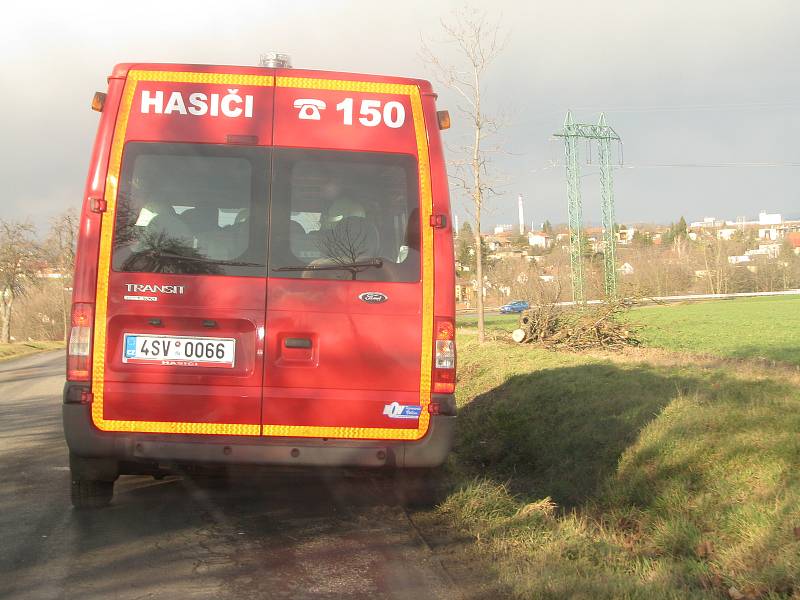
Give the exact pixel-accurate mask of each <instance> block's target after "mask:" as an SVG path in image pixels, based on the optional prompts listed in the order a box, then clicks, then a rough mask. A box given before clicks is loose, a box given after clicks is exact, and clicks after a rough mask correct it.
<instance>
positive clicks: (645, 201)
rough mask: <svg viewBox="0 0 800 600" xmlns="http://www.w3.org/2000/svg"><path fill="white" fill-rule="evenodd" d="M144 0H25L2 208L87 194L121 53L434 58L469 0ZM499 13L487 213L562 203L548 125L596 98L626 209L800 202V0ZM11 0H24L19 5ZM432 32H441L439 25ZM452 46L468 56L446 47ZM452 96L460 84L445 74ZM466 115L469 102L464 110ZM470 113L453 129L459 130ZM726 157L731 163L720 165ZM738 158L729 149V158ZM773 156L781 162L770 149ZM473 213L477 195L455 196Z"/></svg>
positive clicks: (332, 65)
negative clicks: (499, 128)
mask: <svg viewBox="0 0 800 600" xmlns="http://www.w3.org/2000/svg"><path fill="white" fill-rule="evenodd" d="M289 4H290V3H273V2H269V3H265V2H228V3H208V4H203V3H190V4H187V3H177V4H174V5H168V4H165V3H160V2H159V3H156V2H140V3H136V4H134V5H131V4H127V5H122V4H119V5H115V4H110V3H107V4H105V5H102V6H100V5H96V4H95V5H92V4H91V3H88V4H87V3H84V4H83V5H82V6H78V5H73V4H72V3H53V4H52V5H49V6H42V5H41V4H32V3H29V4H28V5H20V4H17V5H16V6H17V8H9V9H7V11H6V15H5V17H6V19H7V22H9V23H11V24H12V26H11V27H8V28H7V32H6V35H5V37H4V38H3V39H2V40H0V51H2V53H3V57H4V67H3V69H2V70H0V94H1V95H2V96H1V97H2V99H3V100H2V109H3V110H2V111H0V131H2V132H3V135H4V138H5V139H4V141H5V152H4V153H3V160H2V161H0V178H2V181H3V182H4V184H5V187H6V190H7V192H6V194H5V197H4V203H3V209H2V213H0V214H1V215H2V217H3V218H25V217H30V218H31V219H34V220H35V221H37V222H38V223H40V224H42V223H44V222H45V221H46V219H47V217H48V216H49V215H52V214H55V213H57V212H59V211H61V210H63V209H64V208H66V207H68V206H77V205H79V203H80V201H81V194H82V189H83V184H84V179H85V176H86V169H87V166H88V159H89V153H90V150H91V144H92V140H93V136H94V130H95V127H96V122H97V115H96V113H92V112H91V111H89V109H88V104H89V100H90V99H91V95H92V93H93V92H94V91H95V90H96V89H103V88H104V86H105V76H106V75H107V74H108V72H109V71H110V69H111V67H112V66H113V64H115V63H117V62H124V61H132V60H133V61H148V60H152V61H162V62H181V61H185V62H196V63H203V62H210V63H223V64H252V63H254V62H256V60H257V57H258V54H259V52H263V51H265V50H270V49H278V50H282V51H288V52H289V53H291V54H292V55H293V58H294V62H295V64H296V66H302V67H312V68H321V69H337V70H347V71H356V72H381V73H396V74H407V75H414V76H420V75H423V76H425V75H429V73H428V72H427V71H426V68H425V65H424V64H423V63H422V61H421V59H420V58H419V54H418V49H419V45H420V35H421V34H422V35H424V36H425V37H426V38H427V39H430V40H436V39H437V38H439V37H441V34H440V30H439V28H438V19H439V18H440V17H441V18H444V19H448V18H450V17H449V14H450V11H451V10H452V8H453V7H455V6H458V5H459V3H456V2H438V3H432V2H430V1H428V2H423V1H421V0H412V1H406V2H403V3H402V4H399V3H385V2H380V3H379V2H364V1H359V2H336V3H333V2H296V3H291V4H290V5H289ZM490 6H491V8H490V9H489V10H490V16H491V17H493V18H494V17H496V18H499V19H501V20H502V22H503V23H504V25H505V27H506V28H507V29H508V30H509V32H510V37H509V41H508V44H507V46H506V49H505V51H504V53H503V54H502V55H501V56H500V57H499V58H498V60H497V62H496V64H495V65H494V68H493V71H492V73H491V76H490V77H489V78H488V80H487V89H486V92H485V98H486V102H487V105H488V107H489V108H490V110H492V111H504V112H506V113H508V114H509V115H510V118H509V121H510V125H509V126H508V127H506V129H505V130H504V132H503V134H502V135H501V137H500V138H499V142H500V143H501V144H502V146H503V149H504V152H503V153H500V154H498V156H497V159H496V161H495V167H496V168H497V170H498V171H499V172H501V173H502V174H503V179H504V180H505V181H506V185H505V186H504V190H505V191H506V194H505V195H504V196H502V197H499V198H496V199H494V200H493V201H492V202H493V208H492V211H491V212H490V215H489V217H488V220H489V222H492V223H493V222H511V221H513V220H514V219H515V218H516V195H517V193H523V194H524V195H525V198H526V216H527V217H528V218H529V220H537V221H541V220H543V219H550V220H551V221H564V220H565V213H566V208H565V205H566V200H565V183H564V172H563V166H560V163H559V166H556V167H552V166H549V164H550V162H551V161H553V160H556V161H561V156H562V153H563V151H562V149H561V147H560V146H559V144H558V142H553V141H549V140H550V136H551V134H552V133H553V132H555V131H556V130H557V129H558V128H559V127H560V125H561V123H562V121H563V118H564V113H565V111H566V109H567V108H572V109H573V110H574V114H575V116H576V118H578V119H582V120H591V121H594V120H596V119H597V117H598V115H599V113H600V111H606V114H607V116H608V120H609V122H610V124H612V125H613V126H614V127H615V128H616V129H617V131H619V133H620V134H621V135H622V136H623V139H624V141H625V161H626V168H623V169H618V170H617V171H615V186H616V192H617V215H618V220H619V221H622V222H625V221H662V222H663V221H669V220H673V219H676V218H677V217H678V216H680V215H681V214H683V215H686V216H687V218H689V219H697V218H700V217H702V216H704V215H716V216H719V217H728V218H735V217H736V216H738V215H747V216H751V217H752V216H754V215H755V214H756V213H757V212H758V211H759V210H760V209H767V210H769V211H771V212H783V213H789V214H792V213H793V214H798V213H800V198H798V192H797V190H798V187H799V185H798V184H800V167H796V166H781V165H787V164H798V163H800V150H799V149H798V143H797V141H796V138H797V136H798V134H800V82H798V80H797V78H796V77H795V73H794V64H795V62H796V56H797V55H798V51H799V50H800V37H798V36H797V35H796V29H797V24H798V23H799V22H800V4H797V3H795V2H791V1H790V0H786V1H777V0H775V1H770V0H766V1H760V2H749V1H748V2H740V1H733V2H732V1H730V0H706V1H704V2H693V1H689V0H673V1H669V2H666V1H663V2H662V1H647V2H642V1H641V0H626V1H624V2H610V3H596V2H588V1H585V2H584V1H580V2H579V1H575V0H573V1H565V2H558V3H546V4H545V3H532V2H524V1H520V2H511V1H505V2H504V1H497V2H493V3H492V4H491V5H490ZM9 11H11V12H9ZM432 44H433V45H434V46H435V47H437V48H438V47H439V46H436V44H435V42H432ZM440 50H441V53H442V57H443V59H445V60H456V59H457V57H456V56H453V55H452V50H451V49H450V48H448V47H446V46H442V47H440ZM440 104H441V105H442V106H443V107H451V108H453V107H454V106H455V104H456V98H455V96H453V95H452V94H451V93H449V92H448V91H447V90H444V89H443V90H441V98H440ZM453 115H454V116H455V117H457V115H456V113H455V111H453ZM463 132H464V125H463V124H462V123H458V121H457V120H456V125H455V127H454V129H453V130H451V131H449V132H447V136H448V138H449V140H450V141H451V142H452V145H458V138H459V135H460V134H463ZM711 165H718V166H711ZM719 165H730V166H719ZM765 165H773V166H765ZM593 170H594V168H593V167H588V166H587V167H586V168H585V173H586V174H587V175H586V177H584V195H585V200H586V202H585V204H586V215H587V216H586V218H587V219H595V218H597V212H598V211H597V209H596V204H597V189H596V188H597V185H598V182H597V177H596V175H593V174H592V173H593ZM455 201H456V205H457V206H458V207H459V212H461V214H462V219H463V217H464V211H463V208H462V207H463V206H464V199H463V198H459V197H457V196H455Z"/></svg>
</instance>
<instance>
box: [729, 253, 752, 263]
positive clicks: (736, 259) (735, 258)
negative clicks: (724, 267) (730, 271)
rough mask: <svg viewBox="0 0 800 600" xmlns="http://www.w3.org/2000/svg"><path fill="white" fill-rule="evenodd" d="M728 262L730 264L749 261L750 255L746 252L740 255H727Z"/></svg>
mask: <svg viewBox="0 0 800 600" xmlns="http://www.w3.org/2000/svg"><path fill="white" fill-rule="evenodd" d="M728 262H729V263H730V264H732V265H742V264H746V263H749V262H750V257H749V256H747V255H746V254H744V255H742V256H729V257H728Z"/></svg>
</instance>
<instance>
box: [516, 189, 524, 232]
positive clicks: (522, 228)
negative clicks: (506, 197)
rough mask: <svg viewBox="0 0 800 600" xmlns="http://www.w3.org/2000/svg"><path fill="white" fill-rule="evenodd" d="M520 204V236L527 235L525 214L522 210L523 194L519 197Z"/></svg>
mask: <svg viewBox="0 0 800 600" xmlns="http://www.w3.org/2000/svg"><path fill="white" fill-rule="evenodd" d="M518 202H519V234H520V235H525V214H524V211H523V209H522V194H520V195H519V197H518Z"/></svg>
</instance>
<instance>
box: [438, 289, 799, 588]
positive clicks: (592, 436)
mask: <svg viewBox="0 0 800 600" xmlns="http://www.w3.org/2000/svg"><path fill="white" fill-rule="evenodd" d="M737 304H738V303H730V304H728V303H719V304H717V305H718V306H720V307H721V308H722V309H723V310H724V311H725V312H726V314H728V315H732V316H731V317H729V318H734V319H739V318H741V316H740V315H741V314H742V313H743V312H744V313H746V314H753V315H756V316H758V315H760V314H761V311H759V310H755V309H754V308H753V307H754V306H755V305H758V303H749V302H745V303H742V304H739V305H738V306H737ZM775 304H778V305H780V306H782V307H787V311H788V312H791V309H789V308H788V306H790V303H787V304H786V305H784V304H782V303H781V302H780V301H779V302H775ZM769 305H770V303H769V302H766V303H763V306H769ZM711 306H712V305H704V308H705V309H708V308H710V307H711ZM795 306H797V305H796V304H795ZM739 307H742V308H739ZM698 308H700V307H696V306H681V307H665V308H663V309H662V308H656V309H646V310H649V311H652V314H653V315H654V316H653V317H650V318H654V319H656V318H663V319H666V316H663V317H662V316H661V314H660V313H661V312H662V311H663V312H664V313H667V312H668V311H670V310H673V309H677V312H678V313H682V314H686V312H685V311H687V310H688V311H689V314H691V311H693V310H697V309H698ZM642 312H645V311H644V310H643V311H642ZM699 314H707V313H704V312H701V313H699ZM712 314H713V313H712ZM771 314H773V315H774V314H775V313H774V312H772V313H771ZM687 319H688V317H687ZM768 320H769V319H768V318H762V321H768ZM661 322H662V323H664V322H665V321H661ZM684 323H686V325H685V327H686V328H688V329H692V328H693V326H692V325H691V324H690V321H684ZM701 326H703V324H702V323H701V324H699V325H697V327H701ZM712 330H713V329H712ZM762 331H763V330H762ZM673 333H674V332H673ZM729 337H730V336H729ZM458 343H459V382H460V383H459V388H458V394H457V397H458V403H459V406H460V416H459V432H458V438H457V444H456V449H455V453H454V454H453V456H452V460H451V464H450V470H451V473H452V474H453V478H454V480H455V488H454V489H455V491H453V492H452V493H451V494H450V496H449V497H448V498H447V499H446V500H445V502H444V503H443V504H442V505H441V506H440V507H439V509H438V512H437V513H436V515H438V516H437V517H435V518H438V519H442V520H443V522H446V523H448V524H449V526H451V527H454V528H456V529H457V530H458V531H460V532H462V534H464V533H465V534H467V535H469V536H471V537H472V539H473V540H474V545H475V549H476V552H475V555H476V556H479V557H480V558H479V560H482V561H484V562H485V568H488V569H492V570H494V572H495V573H496V574H497V575H498V578H499V580H500V581H501V582H502V584H504V585H506V586H507V587H508V589H509V590H510V592H511V593H513V595H514V596H516V597H519V598H587V599H588V598H643V599H644V598H647V599H649V598H675V599H678V598H720V599H721V598H774V599H777V598H798V597H799V596H800V469H798V465H799V464H800V435H798V432H800V375H798V374H797V373H796V372H793V370H791V369H789V368H782V367H777V368H773V367H767V366H765V365H763V364H755V363H754V364H752V365H750V364H747V363H737V364H734V365H726V364H724V363H723V364H722V366H720V364H719V363H718V362H717V361H715V360H713V359H712V360H704V359H702V358H698V359H697V360H692V361H687V360H685V358H686V357H685V355H680V354H678V355H676V356H675V361H674V362H670V360H669V356H670V355H666V356H664V355H658V357H657V361H656V360H651V361H650V362H648V361H647V354H646V353H644V354H643V357H642V358H636V357H630V356H628V357H625V356H620V357H612V358H608V357H599V356H590V355H581V354H574V353H570V354H567V353H557V352H550V351H545V350H540V349H536V348H534V347H531V346H529V345H514V344H511V343H508V342H504V341H502V340H500V341H490V342H487V343H486V344H484V345H482V346H480V345H478V344H477V342H476V338H475V334H474V333H473V332H463V331H462V333H461V334H460V335H459V340H458ZM717 347H720V348H730V346H724V345H720V346H717ZM770 347H777V346H770ZM692 349H693V350H694V349H696V350H705V349H704V348H702V347H701V346H695V347H693V348H692ZM755 355H760V354H758V353H756V354H755ZM432 518H433V517H432Z"/></svg>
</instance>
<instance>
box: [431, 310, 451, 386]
mask: <svg viewBox="0 0 800 600" xmlns="http://www.w3.org/2000/svg"><path fill="white" fill-rule="evenodd" d="M435 324H436V327H435V329H434V338H435V339H434V354H433V378H432V384H433V385H432V386H431V391H432V392H433V393H434V394H452V393H453V392H455V389H456V328H455V325H454V323H453V320H452V319H436V322H435Z"/></svg>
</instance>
